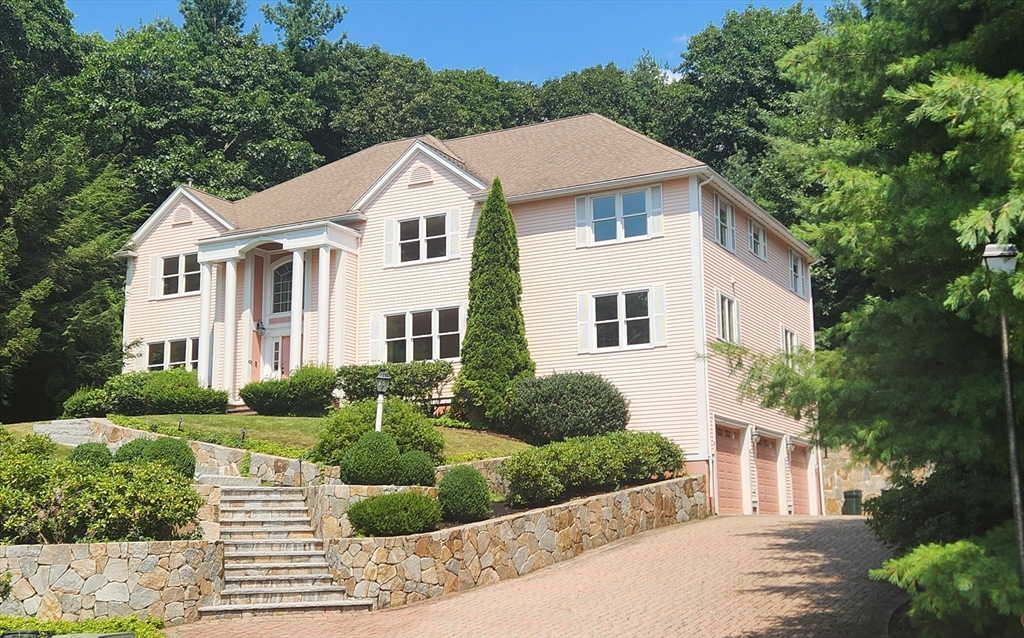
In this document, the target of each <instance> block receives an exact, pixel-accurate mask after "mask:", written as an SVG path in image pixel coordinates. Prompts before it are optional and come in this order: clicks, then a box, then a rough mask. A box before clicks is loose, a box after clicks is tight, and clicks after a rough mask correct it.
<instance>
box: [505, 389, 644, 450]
mask: <svg viewBox="0 0 1024 638" xmlns="http://www.w3.org/2000/svg"><path fill="white" fill-rule="evenodd" d="M628 422H629V406H628V403H627V401H626V399H625V397H623V396H622V393H621V392H619V390H618V388H616V387H615V386H614V385H612V384H611V383H610V382H608V381H607V380H605V379H604V377H601V376H600V375H597V374H589V373H584V372H566V373H561V374H553V375H551V376H548V377H538V378H527V379H520V380H519V381H517V382H516V383H515V385H514V386H513V389H512V393H511V396H510V399H509V410H508V419H507V420H506V421H505V423H504V428H505V429H506V430H507V431H508V432H509V433H510V434H512V435H513V436H516V437H518V438H521V439H523V440H525V441H527V442H529V443H533V444H535V445H540V444H543V443H548V442H551V441H563V440H565V439H568V438H572V437H577V436H595V435H598V434H605V433H608V432H614V431H616V430H625V429H626V424H627V423H628Z"/></svg>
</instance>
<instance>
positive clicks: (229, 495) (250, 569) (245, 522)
mask: <svg viewBox="0 0 1024 638" xmlns="http://www.w3.org/2000/svg"><path fill="white" fill-rule="evenodd" d="M220 535H221V540H222V541H223V543H224V589H223V591H221V593H220V604H218V605H214V606H209V607H201V608H200V609H199V613H200V615H201V616H202V617H203V618H238V617H245V616H257V615H276V614H282V613H286V612H308V611H345V610H353V609H356V610H369V609H372V607H373V602H372V601H370V600H366V599H355V598H346V597H345V588H344V587H339V586H338V585H336V584H335V583H334V578H333V576H332V574H331V569H330V567H329V566H328V565H327V558H326V555H325V554H324V545H323V541H322V540H321V539H319V538H314V535H313V527H312V526H311V524H310V517H309V510H308V509H307V507H306V502H305V500H304V498H303V494H302V488H300V487H229V486H225V487H222V488H221V496H220Z"/></svg>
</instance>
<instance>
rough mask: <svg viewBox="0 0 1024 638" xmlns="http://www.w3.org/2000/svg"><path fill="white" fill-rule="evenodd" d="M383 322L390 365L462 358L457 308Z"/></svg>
mask: <svg viewBox="0 0 1024 638" xmlns="http://www.w3.org/2000/svg"><path fill="white" fill-rule="evenodd" d="M384 322H385V327H384V331H385V337H384V339H385V344H386V348H387V360H388V362H390V363H406V362H408V361H429V360H432V359H458V358H459V348H460V346H461V344H462V338H461V334H460V329H459V309H458V308H457V307H456V308H440V309H435V310H422V311H417V312H404V313H400V314H394V315H387V316H385V317H384Z"/></svg>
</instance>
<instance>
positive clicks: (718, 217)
mask: <svg viewBox="0 0 1024 638" xmlns="http://www.w3.org/2000/svg"><path fill="white" fill-rule="evenodd" d="M715 241H717V242H718V243H719V244H723V245H724V244H725V237H722V206H721V204H720V203H719V201H718V193H715Z"/></svg>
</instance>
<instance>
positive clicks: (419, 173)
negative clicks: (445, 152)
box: [409, 165, 432, 186]
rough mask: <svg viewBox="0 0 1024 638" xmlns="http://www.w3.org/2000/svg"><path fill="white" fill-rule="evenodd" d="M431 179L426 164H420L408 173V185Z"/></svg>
mask: <svg viewBox="0 0 1024 638" xmlns="http://www.w3.org/2000/svg"><path fill="white" fill-rule="evenodd" d="M431 181H432V176H431V174H430V169H429V168H427V167H426V166H423V165H420V166H417V167H416V168H414V169H412V172H411V173H409V185H410V186H415V185H416V184H429V183H430V182H431Z"/></svg>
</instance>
